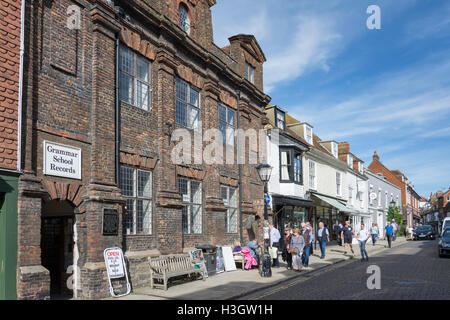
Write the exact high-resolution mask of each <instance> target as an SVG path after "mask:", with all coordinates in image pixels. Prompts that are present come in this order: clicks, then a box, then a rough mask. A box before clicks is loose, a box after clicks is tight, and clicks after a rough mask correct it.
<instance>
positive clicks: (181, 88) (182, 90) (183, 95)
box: [176, 78, 187, 102]
mask: <svg viewBox="0 0 450 320" xmlns="http://www.w3.org/2000/svg"><path fill="white" fill-rule="evenodd" d="M176 87H177V88H176V91H177V98H178V99H180V100H183V101H185V102H187V83H186V82H184V81H183V80H181V79H180V78H177V82H176Z"/></svg>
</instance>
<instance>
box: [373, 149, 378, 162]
mask: <svg viewBox="0 0 450 320" xmlns="http://www.w3.org/2000/svg"><path fill="white" fill-rule="evenodd" d="M373 160H377V161H380V157H379V156H378V154H377V152H376V151H375V152H374V153H373Z"/></svg>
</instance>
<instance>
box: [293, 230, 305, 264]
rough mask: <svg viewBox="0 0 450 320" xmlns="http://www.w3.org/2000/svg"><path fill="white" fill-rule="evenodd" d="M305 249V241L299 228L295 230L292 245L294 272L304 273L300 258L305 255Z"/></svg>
mask: <svg viewBox="0 0 450 320" xmlns="http://www.w3.org/2000/svg"><path fill="white" fill-rule="evenodd" d="M304 247H305V239H304V238H303V236H302V235H301V234H300V230H299V229H298V228H295V229H294V232H293V234H292V237H291V245H290V248H291V253H292V269H293V270H294V271H297V272H300V271H302V269H301V259H300V256H301V255H302V253H303V249H304Z"/></svg>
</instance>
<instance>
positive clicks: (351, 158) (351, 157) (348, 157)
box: [347, 154, 353, 168]
mask: <svg viewBox="0 0 450 320" xmlns="http://www.w3.org/2000/svg"><path fill="white" fill-rule="evenodd" d="M347 164H348V166H349V167H350V168H353V156H352V155H351V154H347Z"/></svg>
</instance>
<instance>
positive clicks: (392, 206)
mask: <svg viewBox="0 0 450 320" xmlns="http://www.w3.org/2000/svg"><path fill="white" fill-rule="evenodd" d="M390 205H391V208H394V207H395V201H394V199H392V200H391V202H390Z"/></svg>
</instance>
